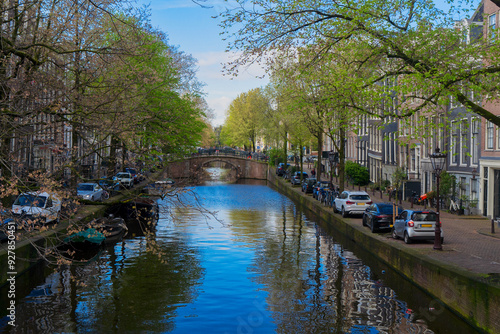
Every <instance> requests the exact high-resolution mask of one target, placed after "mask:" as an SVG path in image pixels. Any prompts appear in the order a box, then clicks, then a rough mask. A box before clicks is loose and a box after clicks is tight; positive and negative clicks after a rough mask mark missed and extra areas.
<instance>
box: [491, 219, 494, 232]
mask: <svg viewBox="0 0 500 334" xmlns="http://www.w3.org/2000/svg"><path fill="white" fill-rule="evenodd" d="M491 233H492V234H495V219H492V220H491Z"/></svg>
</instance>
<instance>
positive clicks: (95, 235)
mask: <svg viewBox="0 0 500 334" xmlns="http://www.w3.org/2000/svg"><path fill="white" fill-rule="evenodd" d="M104 240H106V237H105V236H104V234H103V233H101V232H99V231H98V230H96V229H95V228H87V229H85V230H82V231H79V232H75V233H72V234H70V235H68V236H67V237H66V238H64V240H63V243H62V244H61V245H59V246H58V247H57V249H58V250H59V252H60V254H61V255H62V256H64V257H67V258H71V259H74V260H83V259H91V258H92V257H94V256H95V255H96V254H97V253H98V252H99V250H100V249H101V246H102V245H103V244H104Z"/></svg>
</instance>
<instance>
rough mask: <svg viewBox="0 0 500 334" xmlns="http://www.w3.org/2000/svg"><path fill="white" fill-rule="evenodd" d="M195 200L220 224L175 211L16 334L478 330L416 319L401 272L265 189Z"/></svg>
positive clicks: (108, 256)
mask: <svg viewBox="0 0 500 334" xmlns="http://www.w3.org/2000/svg"><path fill="white" fill-rule="evenodd" d="M192 190H193V191H196V192H197V194H198V195H199V196H198V198H199V201H200V202H201V203H200V204H202V205H203V207H204V208H206V209H208V210H211V211H217V219H213V218H211V217H210V216H207V215H206V212H201V211H197V210H193V209H190V208H188V207H184V208H175V209H172V210H170V214H169V215H168V216H166V217H163V218H162V219H160V221H159V222H158V225H157V229H156V231H155V234H154V235H152V236H146V237H144V236H142V237H135V238H133V239H128V240H124V241H123V242H122V243H120V244H118V245H116V246H115V247H112V248H110V249H107V250H105V251H104V252H103V253H102V254H101V256H100V257H99V258H98V259H97V260H96V261H94V262H92V263H89V264H87V265H85V266H73V267H66V268H63V269H60V270H58V271H57V272H54V273H52V274H51V275H49V276H47V277H46V278H45V281H44V283H43V284H40V285H39V286H38V287H37V288H36V289H33V290H31V292H29V293H28V295H27V296H26V297H24V298H23V300H22V301H19V304H18V305H19V309H18V315H19V318H20V319H19V320H18V322H17V324H18V327H17V328H16V330H14V331H13V332H20V333H25V332H30V331H31V332H54V331H58V332H96V333H109V332H116V333H122V332H131V333H137V332H150V333H164V332H178V333H197V332H200V331H203V332H205V333H252V332H253V333H270V332H278V333H328V332H331V333H379V332H382V333H385V332H387V333H432V332H434V331H435V332H438V333H446V331H439V330H436V328H444V327H446V326H447V325H449V324H451V323H453V328H455V329H456V328H460V329H463V331H461V332H462V333H465V332H472V331H470V329H469V328H468V327H467V325H465V324H464V323H461V322H460V321H457V320H456V319H455V318H454V317H453V316H451V315H449V314H448V313H446V312H444V313H441V314H440V318H441V319H442V320H440V321H442V323H443V324H444V325H440V324H436V323H429V322H427V321H425V320H426V319H424V318H422V317H419V315H418V314H416V313H415V312H413V311H411V309H412V308H413V309H419V308H422V307H426V305H428V303H429V299H422V300H421V301H420V302H413V301H412V303H413V304H412V305H408V304H407V302H406V301H405V298H404V297H401V296H402V295H403V294H401V293H399V294H398V293H396V292H395V290H394V289H393V288H391V287H390V286H388V285H387V284H386V281H389V279H385V278H389V275H392V276H391V277H394V274H389V273H387V274H386V275H387V276H384V279H382V278H381V277H380V275H378V274H377V273H375V272H374V271H373V270H372V269H371V267H370V266H368V265H367V264H366V263H365V262H364V261H361V260H360V259H359V258H358V257H357V256H356V255H355V254H354V253H353V252H352V251H351V250H349V249H346V248H345V247H343V246H342V245H341V244H340V243H339V242H338V241H336V240H335V239H334V237H332V235H331V233H327V232H325V230H324V229H323V228H321V227H320V226H318V224H316V223H315V222H314V220H313V219H312V218H308V217H307V215H305V214H304V213H302V212H301V211H299V210H298V209H297V208H296V207H295V205H294V204H293V203H292V202H291V201H290V200H288V199H287V198H286V197H284V196H282V195H280V194H278V193H277V192H275V191H273V190H271V189H269V188H268V187H266V186H264V185H248V184H247V185H245V184H235V185H226V184H219V185H213V186H200V187H194V188H192ZM185 200H187V201H189V199H185ZM149 238H152V239H149ZM151 244H154V245H155V247H154V248H152V249H154V251H153V252H148V251H147V249H148V248H151V247H150V246H151ZM158 252H160V254H158ZM158 255H161V256H158ZM164 260H166V262H165V261H164ZM377 271H379V269H377ZM391 279H392V280H394V281H397V279H394V278H391ZM405 284H406V287H403V285H405ZM396 286H397V288H398V289H399V291H406V290H408V291H415V287H413V286H411V284H409V283H408V282H406V283H404V282H401V280H398V281H397V284H396ZM419 303H420V304H419Z"/></svg>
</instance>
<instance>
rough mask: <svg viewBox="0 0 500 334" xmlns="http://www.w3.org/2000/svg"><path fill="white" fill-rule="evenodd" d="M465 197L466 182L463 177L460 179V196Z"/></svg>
mask: <svg viewBox="0 0 500 334" xmlns="http://www.w3.org/2000/svg"><path fill="white" fill-rule="evenodd" d="M465 195H467V180H466V179H465V177H461V178H460V196H465Z"/></svg>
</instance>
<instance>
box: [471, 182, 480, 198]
mask: <svg viewBox="0 0 500 334" xmlns="http://www.w3.org/2000/svg"><path fill="white" fill-rule="evenodd" d="M477 188H478V186H477V179H471V180H470V199H471V201H475V200H477V199H478V196H477V190H478V189H477Z"/></svg>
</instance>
